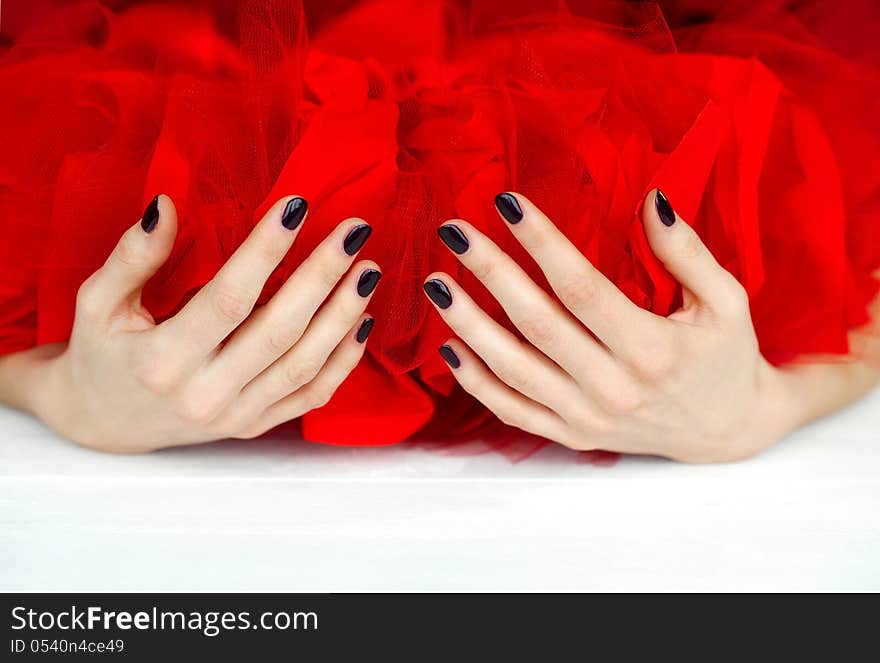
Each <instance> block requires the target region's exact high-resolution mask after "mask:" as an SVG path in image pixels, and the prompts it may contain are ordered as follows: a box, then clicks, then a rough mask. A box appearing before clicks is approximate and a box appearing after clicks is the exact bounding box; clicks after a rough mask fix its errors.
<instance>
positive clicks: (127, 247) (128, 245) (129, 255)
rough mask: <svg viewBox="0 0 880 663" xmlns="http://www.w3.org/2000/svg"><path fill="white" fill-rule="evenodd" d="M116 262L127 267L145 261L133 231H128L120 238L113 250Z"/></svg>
mask: <svg viewBox="0 0 880 663" xmlns="http://www.w3.org/2000/svg"><path fill="white" fill-rule="evenodd" d="M113 258H114V260H116V262H118V263H120V264H122V265H125V266H127V267H131V266H135V265H139V264H141V263H142V262H143V255H142V251H141V248H140V246H139V245H138V242H137V240H136V239H135V238H134V236H133V235H132V234H131V233H126V234H124V235H123V236H122V239H120V240H119V243H118V244H117V245H116V249H115V250H114V251H113Z"/></svg>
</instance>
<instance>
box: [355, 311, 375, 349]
mask: <svg viewBox="0 0 880 663" xmlns="http://www.w3.org/2000/svg"><path fill="white" fill-rule="evenodd" d="M375 324H376V319H375V318H374V317H373V316H372V315H370V314H369V313H364V315H362V316H361V319H360V321H359V322H358V324H357V330H356V331H355V333H354V340H355V341H356V342H357V343H358V344H360V345H363V344H364V343H366V342H367V339H368V338H369V336H370V333H371V332H372V331H373V326H374V325H375Z"/></svg>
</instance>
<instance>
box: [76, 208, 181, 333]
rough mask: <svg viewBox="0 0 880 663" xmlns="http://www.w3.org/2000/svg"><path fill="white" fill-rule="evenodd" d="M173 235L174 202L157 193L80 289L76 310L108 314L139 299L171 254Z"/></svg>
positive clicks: (175, 227)
mask: <svg viewBox="0 0 880 663" xmlns="http://www.w3.org/2000/svg"><path fill="white" fill-rule="evenodd" d="M176 236H177V210H176V209H175V207H174V203H173V202H171V198H169V197H168V196H165V195H159V196H156V197H155V198H153V199H152V200H151V201H150V203H149V204H148V205H147V208H146V209H145V210H144V214H143V216H142V217H141V219H140V220H139V221H138V222H137V223H135V224H134V225H133V226H132V227H130V228H129V229H128V230H126V231H125V233H124V234H123V235H122V237H121V238H120V240H119V242H118V243H117V244H116V246H115V248H114V249H113V252H112V253H111V254H110V256H109V257H108V258H107V260H106V262H104V264H103V266H101V268H100V269H99V270H98V271H97V272H95V273H94V274H92V276H91V277H89V279H88V280H87V281H86V282H85V283H84V284H83V286H82V288H80V293H79V296H78V298H77V312H78V313H79V312H82V313H88V314H92V315H96V316H101V317H109V316H110V315H112V314H113V313H114V312H115V311H117V310H118V309H119V308H120V307H122V306H130V305H132V304H134V303H137V302H139V301H140V293H141V290H142V289H143V287H144V285H145V284H146V282H147V281H148V280H149V279H150V277H151V276H153V274H155V273H156V271H157V270H158V269H159V267H161V266H162V264H163V263H164V262H165V261H166V260H167V259H168V256H169V255H170V254H171V248H172V247H173V246H174V238H175V237H176ZM80 309H84V310H82V311H80Z"/></svg>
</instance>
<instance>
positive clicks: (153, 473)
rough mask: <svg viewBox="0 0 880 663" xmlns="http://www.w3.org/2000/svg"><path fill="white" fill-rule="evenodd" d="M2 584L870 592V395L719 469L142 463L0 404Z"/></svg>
mask: <svg viewBox="0 0 880 663" xmlns="http://www.w3.org/2000/svg"><path fill="white" fill-rule="evenodd" d="M0 590H22V591H49V590H55V591H66V590H69V591H76V590H82V591H86V590H88V591H101V590H110V591H115V590H142V591H196V590H198V591H234V590H243V591H244V590H250V591H304V592H305V591H307V592H326V591H344V590H345V591H362V590H363V591H394V590H398V591H409V590H413V591H415V590H427V591H434V590H495V591H512V590H529V591H531V590H546V591H550V590H561V591H567V590H733V591H738V590H743V591H748V590H874V591H877V590H880V392H875V393H874V394H873V395H872V396H871V397H870V398H869V399H867V400H865V401H863V402H862V403H860V404H858V405H857V406H855V407H853V408H850V409H849V410H847V411H845V412H843V413H841V414H839V415H837V416H835V417H833V418H831V419H828V420H825V421H822V422H820V423H818V424H815V425H813V426H811V427H809V428H807V429H804V430H802V431H800V432H799V433H797V434H796V435H794V436H792V437H790V438H789V439H788V440H786V441H784V442H783V443H781V444H779V445H778V446H776V447H774V448H773V449H771V450H770V451H768V452H766V453H764V454H763V455H761V456H759V457H757V458H755V459H752V460H749V461H745V462H740V463H735V464H728V465H718V466H699V467H694V466H685V465H678V464H675V463H671V462H667V461H663V460H659V459H653V458H625V459H623V460H622V461H620V462H619V463H617V464H616V465H614V466H612V467H597V466H594V465H590V464H585V463H582V462H577V458H576V457H575V456H574V455H573V454H572V453H570V452H567V451H565V450H563V449H560V448H548V449H545V450H544V451H541V452H540V453H538V454H537V455H535V456H533V457H531V458H529V459H527V460H525V461H523V462H520V463H516V464H514V463H511V462H510V461H509V460H507V459H506V458H505V457H503V456H500V455H497V454H490V455H481V456H465V457H461V456H454V455H449V454H444V453H439V452H437V451H436V450H433V451H432V450H426V449H424V448H409V447H406V446H401V447H395V448H385V449H341V448H328V447H322V446H319V445H312V444H306V443H302V442H297V441H294V440H290V439H274V440H259V441H252V442H222V443H217V444H213V445H209V446H206V447H200V448H189V449H178V450H171V451H164V452H160V453H156V454H152V455H149V456H136V457H122V456H109V455H102V454H98V453H94V452H89V451H86V450H83V449H79V448H76V447H74V446H73V445H71V444H69V443H67V442H65V441H64V440H61V439H59V438H57V437H56V436H54V435H53V434H52V433H50V432H48V431H47V430H46V429H45V428H44V427H43V426H42V425H41V424H40V423H38V422H37V421H35V420H33V419H30V418H29V417H26V416H24V415H21V414H19V413H16V412H13V411H11V410H6V409H0Z"/></svg>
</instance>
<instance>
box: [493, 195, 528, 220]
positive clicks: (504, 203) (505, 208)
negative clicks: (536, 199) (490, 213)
mask: <svg viewBox="0 0 880 663" xmlns="http://www.w3.org/2000/svg"><path fill="white" fill-rule="evenodd" d="M495 207H496V208H498V211H499V212H501V216H503V217H504V218H505V219H506V220H507V222H508V223H511V224H516V223H519V222H520V221H522V218H523V211H522V207H520V206H519V201H518V200H517V199H516V196H514V195H512V194H509V193H499V194H498V195H497V196H495Z"/></svg>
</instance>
